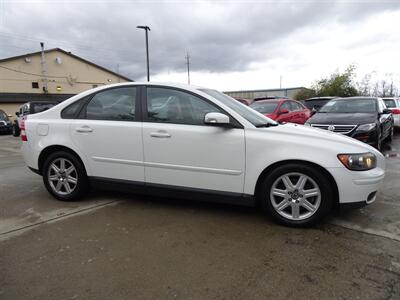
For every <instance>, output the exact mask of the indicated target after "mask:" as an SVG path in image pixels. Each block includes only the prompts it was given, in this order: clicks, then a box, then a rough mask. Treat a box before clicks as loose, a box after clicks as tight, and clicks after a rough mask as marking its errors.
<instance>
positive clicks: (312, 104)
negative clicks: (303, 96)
mask: <svg viewBox="0 0 400 300" xmlns="http://www.w3.org/2000/svg"><path fill="white" fill-rule="evenodd" d="M329 101H330V100H310V101H305V102H304V105H305V106H306V107H307V108H308V109H310V110H311V109H313V108H314V109H316V110H318V109H320V108H321V107H322V106H324V105H325V104H326V103H328V102H329Z"/></svg>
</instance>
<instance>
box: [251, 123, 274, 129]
mask: <svg viewBox="0 0 400 300" xmlns="http://www.w3.org/2000/svg"><path fill="white" fill-rule="evenodd" d="M278 125H279V124H278V123H276V124H273V123H263V124H258V125H255V126H256V127H257V128H261V127H271V126H278Z"/></svg>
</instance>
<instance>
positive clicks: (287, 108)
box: [250, 98, 311, 124]
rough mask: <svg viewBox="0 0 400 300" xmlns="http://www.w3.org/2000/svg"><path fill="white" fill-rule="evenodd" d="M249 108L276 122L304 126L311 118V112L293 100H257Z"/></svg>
mask: <svg viewBox="0 0 400 300" xmlns="http://www.w3.org/2000/svg"><path fill="white" fill-rule="evenodd" d="M250 107H251V108H252V109H254V110H256V111H258V112H259V113H262V114H263V115H265V116H267V117H268V118H271V119H272V120H275V121H278V122H289V123H297V124H304V123H305V122H306V121H307V120H308V119H309V118H310V116H311V112H310V110H309V109H308V108H306V107H305V106H304V105H303V104H301V103H300V102H298V101H295V100H288V99H286V98H284V99H278V100H258V101H254V102H253V103H252V104H251V105H250Z"/></svg>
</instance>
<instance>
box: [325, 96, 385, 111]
mask: <svg viewBox="0 0 400 300" xmlns="http://www.w3.org/2000/svg"><path fill="white" fill-rule="evenodd" d="M376 111H377V107H376V100H374V99H334V100H331V101H329V102H328V103H327V104H325V105H324V106H323V107H322V108H321V109H320V110H319V112H321V113H373V112H376Z"/></svg>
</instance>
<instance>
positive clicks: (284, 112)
mask: <svg viewBox="0 0 400 300" xmlns="http://www.w3.org/2000/svg"><path fill="white" fill-rule="evenodd" d="M287 113H289V110H288V109H287V108H282V109H281V110H280V111H279V114H280V115H283V114H287Z"/></svg>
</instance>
